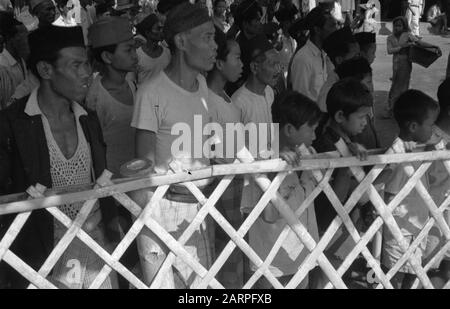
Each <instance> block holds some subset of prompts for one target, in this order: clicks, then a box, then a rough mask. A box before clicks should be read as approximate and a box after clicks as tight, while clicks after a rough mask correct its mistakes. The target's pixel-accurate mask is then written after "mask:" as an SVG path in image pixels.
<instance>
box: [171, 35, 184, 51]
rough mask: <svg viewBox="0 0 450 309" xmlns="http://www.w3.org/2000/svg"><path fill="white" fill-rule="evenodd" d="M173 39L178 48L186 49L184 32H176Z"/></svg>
mask: <svg viewBox="0 0 450 309" xmlns="http://www.w3.org/2000/svg"><path fill="white" fill-rule="evenodd" d="M173 41H174V43H175V46H176V47H177V49H179V50H185V49H186V35H185V34H184V33H177V34H176V35H175V36H174V38H173Z"/></svg>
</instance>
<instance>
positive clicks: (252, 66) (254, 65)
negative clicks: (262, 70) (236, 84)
mask: <svg viewBox="0 0 450 309" xmlns="http://www.w3.org/2000/svg"><path fill="white" fill-rule="evenodd" d="M250 70H251V71H252V73H253V74H256V73H257V72H258V63H256V62H255V61H252V62H250Z"/></svg>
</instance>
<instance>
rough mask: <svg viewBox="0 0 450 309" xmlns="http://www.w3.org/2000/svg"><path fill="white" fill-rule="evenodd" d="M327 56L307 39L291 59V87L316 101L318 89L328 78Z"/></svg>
mask: <svg viewBox="0 0 450 309" xmlns="http://www.w3.org/2000/svg"><path fill="white" fill-rule="evenodd" d="M327 58H328V57H327V55H326V53H325V52H324V51H322V50H320V49H319V48H318V47H317V46H316V45H314V44H313V43H312V42H311V41H310V40H308V41H307V42H306V44H305V46H303V47H302V48H301V49H300V50H299V51H298V52H297V53H296V54H295V56H294V59H293V61H292V65H291V83H292V89H293V90H295V91H298V92H300V93H301V94H303V95H306V96H307V97H309V98H310V99H312V100H313V101H316V100H317V98H318V96H319V92H320V89H321V88H322V86H323V84H324V83H325V81H326V80H327V78H328V74H327V72H328V70H329V68H328V63H329V62H328V60H327Z"/></svg>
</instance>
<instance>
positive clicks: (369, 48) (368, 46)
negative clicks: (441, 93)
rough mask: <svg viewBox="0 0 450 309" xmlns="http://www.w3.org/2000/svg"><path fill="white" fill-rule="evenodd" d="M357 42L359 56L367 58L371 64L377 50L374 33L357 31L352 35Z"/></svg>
mask: <svg viewBox="0 0 450 309" xmlns="http://www.w3.org/2000/svg"><path fill="white" fill-rule="evenodd" d="M354 37H355V40H356V41H357V42H358V44H359V49H360V54H361V57H364V58H366V59H367V61H368V62H369V64H371V65H372V64H373V62H374V61H375V57H376V52H377V41H376V37H377V36H376V34H375V33H372V32H359V33H356V34H355V35H354Z"/></svg>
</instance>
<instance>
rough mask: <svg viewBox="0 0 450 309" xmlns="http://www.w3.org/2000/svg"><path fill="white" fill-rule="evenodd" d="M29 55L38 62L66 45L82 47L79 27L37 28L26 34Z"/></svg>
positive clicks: (81, 34)
mask: <svg viewBox="0 0 450 309" xmlns="http://www.w3.org/2000/svg"><path fill="white" fill-rule="evenodd" d="M28 44H29V46H30V57H31V58H32V59H33V60H34V61H36V62H38V61H40V60H42V59H45V58H46V57H48V55H49V54H54V53H55V52H57V51H59V50H61V49H63V48H66V47H84V38H83V31H82V30H81V27H56V26H53V25H49V26H48V27H44V28H38V29H36V30H34V31H33V32H31V33H30V34H29V36H28Z"/></svg>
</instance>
